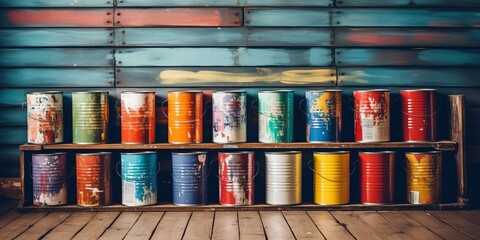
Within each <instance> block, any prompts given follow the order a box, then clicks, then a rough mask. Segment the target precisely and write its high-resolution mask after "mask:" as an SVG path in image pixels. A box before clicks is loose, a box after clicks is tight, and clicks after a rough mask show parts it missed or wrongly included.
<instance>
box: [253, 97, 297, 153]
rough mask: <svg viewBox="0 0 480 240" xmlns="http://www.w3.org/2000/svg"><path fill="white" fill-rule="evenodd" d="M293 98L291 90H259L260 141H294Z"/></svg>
mask: <svg viewBox="0 0 480 240" xmlns="http://www.w3.org/2000/svg"><path fill="white" fill-rule="evenodd" d="M293 100H294V93H293V91H291V90H278V91H259V92H258V141H259V142H263V143H280V142H293Z"/></svg>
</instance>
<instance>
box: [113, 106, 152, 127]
mask: <svg viewBox="0 0 480 240" xmlns="http://www.w3.org/2000/svg"><path fill="white" fill-rule="evenodd" d="M119 103H121V102H120V101H117V102H116V103H115V111H116V112H117V116H118V117H119V118H120V119H121V120H122V121H125V119H123V117H122V114H121V112H122V108H121V107H120V111H117V108H118V104H119ZM145 119H147V120H144V121H141V122H139V123H148V122H149V121H148V118H145ZM125 122H129V121H125Z"/></svg>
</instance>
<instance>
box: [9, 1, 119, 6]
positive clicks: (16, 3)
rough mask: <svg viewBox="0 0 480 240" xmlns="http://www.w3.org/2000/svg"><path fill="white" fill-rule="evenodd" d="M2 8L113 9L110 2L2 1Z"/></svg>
mask: <svg viewBox="0 0 480 240" xmlns="http://www.w3.org/2000/svg"><path fill="white" fill-rule="evenodd" d="M0 7H113V1H109V0H55V1H51V0H15V1H11V0H0Z"/></svg>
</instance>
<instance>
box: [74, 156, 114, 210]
mask: <svg viewBox="0 0 480 240" xmlns="http://www.w3.org/2000/svg"><path fill="white" fill-rule="evenodd" d="M111 155H112V153H110V152H99V153H77V155H76V171H77V204H78V205H79V206H84V207H94V206H105V205H110V204H111V203H112V184H111V173H110V164H111Z"/></svg>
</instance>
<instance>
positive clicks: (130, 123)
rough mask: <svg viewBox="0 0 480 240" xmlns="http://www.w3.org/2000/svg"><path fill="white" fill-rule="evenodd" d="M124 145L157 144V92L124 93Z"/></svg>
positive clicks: (122, 109)
mask: <svg viewBox="0 0 480 240" xmlns="http://www.w3.org/2000/svg"><path fill="white" fill-rule="evenodd" d="M121 102H122V103H121V113H122V143H133V144H141V143H154V142H155V92H122V94H121Z"/></svg>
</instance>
